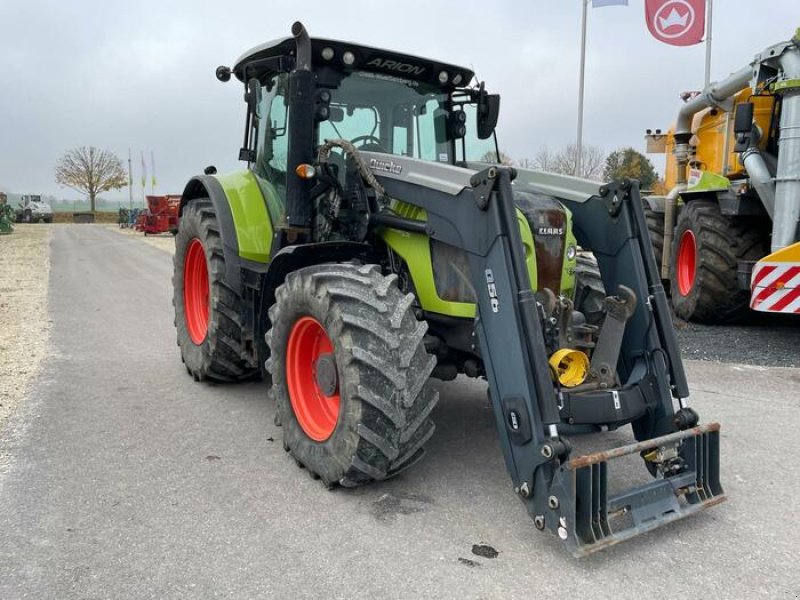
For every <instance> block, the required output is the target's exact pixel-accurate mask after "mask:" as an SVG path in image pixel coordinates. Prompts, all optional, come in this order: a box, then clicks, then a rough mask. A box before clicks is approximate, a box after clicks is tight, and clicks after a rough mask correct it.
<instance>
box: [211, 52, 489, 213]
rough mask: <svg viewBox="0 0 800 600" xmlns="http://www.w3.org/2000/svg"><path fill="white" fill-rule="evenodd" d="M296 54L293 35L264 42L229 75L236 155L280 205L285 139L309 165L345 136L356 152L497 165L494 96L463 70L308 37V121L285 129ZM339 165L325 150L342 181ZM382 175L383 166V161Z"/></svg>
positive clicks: (223, 75) (225, 74)
mask: <svg viewBox="0 0 800 600" xmlns="http://www.w3.org/2000/svg"><path fill="white" fill-rule="evenodd" d="M296 49H297V44H296V41H295V39H294V38H289V37H286V38H282V39H279V40H275V41H272V42H267V43H266V44H262V45H260V46H257V47H255V48H253V49H252V50H250V51H249V52H247V53H245V54H244V55H243V56H242V57H240V58H239V59H238V60H237V61H236V63H235V66H234V67H233V69H232V72H233V74H234V75H235V76H236V78H237V79H239V80H240V81H242V82H243V83H244V84H245V100H246V102H247V104H248V116H247V125H246V128H247V132H246V135H245V140H244V146H243V148H242V150H241V152H240V158H241V159H243V160H246V161H248V162H249V163H251V167H252V169H253V171H254V172H255V174H256V175H257V176H259V178H260V179H263V180H265V181H269V182H272V185H274V186H275V192H276V193H277V196H278V197H279V198H281V199H284V198H285V196H286V193H287V186H288V185H289V184H290V181H291V179H292V173H291V171H290V170H289V173H288V175H287V162H288V163H290V164H296V163H293V161H289V160H288V157H289V154H290V152H289V150H290V145H291V144H292V143H293V141H296V143H297V144H301V145H302V146H304V147H303V148H299V149H298V151H299V152H300V153H305V154H306V158H307V159H311V158H312V157H313V154H311V153H312V152H313V151H314V150H315V149H316V148H318V147H319V146H320V145H322V144H323V143H324V142H325V141H326V140H329V139H343V140H347V141H349V142H350V143H352V144H353V145H354V147H355V148H356V149H358V150H364V151H368V152H378V153H384V154H388V155H395V156H405V157H411V158H417V159H422V160H425V161H434V162H441V163H446V164H449V165H461V166H466V164H467V163H469V162H478V161H479V162H488V163H496V162H498V160H497V158H498V149H497V142H496V138H495V135H494V127H495V124H496V122H497V116H498V112H499V103H500V97H499V96H497V95H490V94H488V93H486V91H485V90H484V89H483V85H482V84H481V85H478V86H472V85H471V84H472V82H473V80H474V73H473V72H472V71H471V70H469V69H467V68H464V67H458V66H454V65H450V64H445V63H442V62H439V61H435V60H430V59H425V58H420V57H416V56H411V55H406V54H398V53H396V52H392V51H388V50H382V49H377V48H371V47H368V46H362V45H357V44H352V43H349V42H342V41H336V40H326V39H318V38H313V39H310V49H311V55H310V60H309V65H308V68H309V70H308V71H307V72H308V79H309V80H310V84H311V85H309V89H310V92H311V96H312V97H311V98H308V100H309V101H308V102H307V104H306V108H307V112H308V114H306V115H300V114H296V115H294V117H295V119H296V120H299V121H305V122H304V123H302V124H301V125H300V127H299V129H300V130H299V131H297V132H295V131H293V130H292V129H293V128H292V123H291V116H290V112H291V111H290V108H289V107H290V105H291V106H293V107H295V108H294V109H293V110H295V111H296V112H301V111H302V108H303V105H302V103H299V104H298V103H297V102H296V101H293V99H292V92H291V91H290V90H291V89H292V86H291V85H290V76H291V72H292V71H293V70H295V68H296V67H297V64H298V58H297V56H296V55H297V50H296ZM303 60H306V59H303ZM230 75H231V70H230V69H227V68H226V67H220V68H219V69H218V70H217V77H218V78H220V79H221V80H223V81H224V80H227V79H228V78H230ZM295 87H297V86H295ZM296 99H297V98H296V97H295V98H294V100H296ZM309 125H310V126H309ZM309 133H310V141H311V142H312V143H311V144H308V142H307V140H309V135H308V134H309ZM300 136H302V137H303V138H304V139H302V140H298V139H297V138H298V137H300ZM306 162H312V160H307V161H306ZM344 162H345V158H344V153H343V152H341V151H339V152H334V153H332V156H331V163H332V164H333V166H334V170H335V172H336V174H337V175H338V177H339V178H340V179H341V180H342V183H344V172H345V169H344V166H345V165H344ZM384 168H386V169H391V161H390V160H389V161H387V162H386V163H385V164H384Z"/></svg>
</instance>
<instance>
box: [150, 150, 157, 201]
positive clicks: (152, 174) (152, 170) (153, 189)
mask: <svg viewBox="0 0 800 600" xmlns="http://www.w3.org/2000/svg"><path fill="white" fill-rule="evenodd" d="M150 193H151V194H155V193H156V158H155V154H154V153H153V151H152V150H150Z"/></svg>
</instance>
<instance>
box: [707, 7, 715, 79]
mask: <svg viewBox="0 0 800 600" xmlns="http://www.w3.org/2000/svg"><path fill="white" fill-rule="evenodd" d="M707 3H708V15H707V16H706V85H705V87H708V84H709V83H711V17H712V16H713V13H714V0H707Z"/></svg>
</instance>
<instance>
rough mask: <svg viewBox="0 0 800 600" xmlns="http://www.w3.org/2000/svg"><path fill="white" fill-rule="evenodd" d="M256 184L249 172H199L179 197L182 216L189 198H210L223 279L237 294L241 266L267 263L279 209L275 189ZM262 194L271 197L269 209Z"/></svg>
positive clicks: (240, 279)
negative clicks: (222, 173) (208, 173)
mask: <svg viewBox="0 0 800 600" xmlns="http://www.w3.org/2000/svg"><path fill="white" fill-rule="evenodd" d="M259 183H260V182H259V181H257V180H256V177H255V176H254V175H253V173H251V172H250V171H239V172H235V173H231V174H228V175H199V176H196V177H193V178H192V179H191V180H190V181H189V183H188V184H187V185H186V188H185V189H184V192H183V195H182V197H181V204H180V208H179V214H181V215H182V214H183V209H184V207H185V206H186V205H187V204H188V203H189V202H191V201H192V200H196V199H197V198H205V197H207V198H209V199H210V200H211V203H212V205H213V206H214V212H215V213H216V216H217V221H218V223H219V227H220V232H219V233H220V237H221V239H222V247H223V250H224V252H225V282H226V283H227V284H228V285H230V286H231V288H232V289H233V290H234V291H235V292H236V293H238V294H241V291H242V289H241V288H242V277H241V268H242V266H249V265H251V264H253V263H255V264H260V265H264V266H266V264H267V263H269V259H270V250H271V245H272V236H273V225H272V223H273V221H272V219H273V216H272V213H273V212H277V211H279V210H280V203H279V200H278V198H277V194H276V193H275V190H274V188H273V187H272V186H271V185H270V184H269V183H267V182H261V185H260V184H259ZM265 196H270V200H272V202H271V203H270V209H269V210H268V208H267V205H268V203H267V199H266V197H265ZM273 205H274V206H273Z"/></svg>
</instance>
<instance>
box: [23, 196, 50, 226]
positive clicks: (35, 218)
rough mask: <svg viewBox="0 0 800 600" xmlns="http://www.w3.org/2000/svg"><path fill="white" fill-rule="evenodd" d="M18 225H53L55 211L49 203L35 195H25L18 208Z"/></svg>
mask: <svg viewBox="0 0 800 600" xmlns="http://www.w3.org/2000/svg"><path fill="white" fill-rule="evenodd" d="M16 220H17V223H38V222H43V223H52V222H53V209H52V207H51V206H50V204H48V203H47V201H45V200H42V197H41V196H39V195H35V194H23V196H22V198H21V199H20V202H19V205H18V206H17V208H16Z"/></svg>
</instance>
